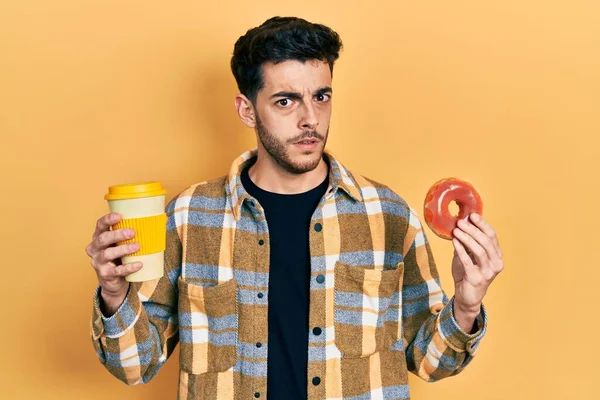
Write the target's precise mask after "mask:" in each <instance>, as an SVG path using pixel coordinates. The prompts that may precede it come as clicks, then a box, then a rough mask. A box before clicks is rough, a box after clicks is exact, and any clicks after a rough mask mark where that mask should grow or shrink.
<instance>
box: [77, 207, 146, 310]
mask: <svg viewBox="0 0 600 400" xmlns="http://www.w3.org/2000/svg"><path fill="white" fill-rule="evenodd" d="M120 220H121V216H120V215H119V214H117V213H110V214H106V215H104V216H103V217H101V218H100V219H99V220H98V222H97V223H96V231H95V232H94V235H93V236H92V242H91V243H90V244H88V245H87V246H86V248H85V252H86V253H87V255H88V256H89V257H90V259H91V264H92V267H94V270H95V271H96V275H97V276H98V283H99V284H100V287H101V289H100V296H101V299H102V301H101V305H100V306H101V310H102V313H103V314H104V316H106V317H109V316H111V315H113V314H114V313H115V312H117V310H118V308H119V306H120V305H121V304H122V303H123V300H125V296H126V295H127V291H128V290H129V282H128V281H126V280H125V276H127V275H129V274H131V273H133V272H136V271H139V270H140V269H141V268H142V263H140V262H136V263H130V264H125V265H122V263H121V257H123V256H126V255H128V254H132V253H135V252H136V251H138V250H139V248H140V245H139V243H137V242H134V243H129V244H123V245H120V246H116V243H117V242H120V241H123V240H128V239H131V238H133V237H134V236H135V232H134V231H133V229H117V230H114V231H111V230H110V227H111V226H113V225H115V224H116V223H117V222H119V221H120Z"/></svg>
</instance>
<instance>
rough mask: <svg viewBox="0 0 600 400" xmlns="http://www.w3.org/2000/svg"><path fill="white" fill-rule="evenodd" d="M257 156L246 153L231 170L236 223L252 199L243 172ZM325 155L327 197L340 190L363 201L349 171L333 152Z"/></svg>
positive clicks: (230, 188)
mask: <svg viewBox="0 0 600 400" xmlns="http://www.w3.org/2000/svg"><path fill="white" fill-rule="evenodd" d="M257 154H258V150H257V149H256V148H254V149H252V150H249V151H247V152H245V153H244V154H242V155H240V156H239V157H238V158H236V159H235V160H234V161H233V163H232V164H231V168H230V169H229V175H228V177H227V183H226V190H227V196H228V197H229V201H230V204H231V207H232V211H233V216H234V217H235V219H236V221H239V219H240V217H241V215H242V204H243V203H244V201H245V200H248V199H250V195H249V194H248V192H246V189H245V188H244V185H242V171H243V170H244V168H246V167H247V166H248V165H249V164H251V163H252V162H253V159H254V158H256V156H257ZM323 155H324V159H325V161H326V162H327V163H328V165H329V187H328V189H327V192H326V193H327V194H326V196H327V197H328V198H329V197H330V196H332V195H333V194H334V193H335V192H336V191H337V189H338V188H339V189H342V190H343V191H344V192H346V194H348V196H350V197H351V198H352V199H354V200H356V201H363V196H362V193H361V191H360V188H359V187H358V185H357V183H356V181H355V180H354V178H353V177H352V175H351V174H350V173H349V172H348V170H347V169H346V168H345V167H344V166H343V165H342V164H341V163H340V162H339V161H338V160H336V158H335V157H334V156H333V154H332V152H331V151H329V150H328V149H325V151H324V153H323Z"/></svg>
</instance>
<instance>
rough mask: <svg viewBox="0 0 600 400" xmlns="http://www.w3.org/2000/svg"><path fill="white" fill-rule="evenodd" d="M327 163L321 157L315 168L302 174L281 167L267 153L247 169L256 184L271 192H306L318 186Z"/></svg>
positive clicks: (323, 177)
mask: <svg viewBox="0 0 600 400" xmlns="http://www.w3.org/2000/svg"><path fill="white" fill-rule="evenodd" d="M328 169H329V168H328V167H327V163H326V162H325V160H323V158H321V161H320V162H319V165H317V167H316V168H315V169H313V170H312V171H309V172H305V173H303V174H293V173H291V172H289V171H287V170H285V169H284V168H282V167H281V166H280V165H279V164H277V162H275V160H273V159H272V158H271V157H270V156H269V155H268V154H267V155H261V152H259V153H258V157H257V159H256V162H255V163H254V165H252V166H251V167H250V169H249V170H248V175H249V176H250V179H251V180H252V182H254V184H255V185H256V186H258V187H259V188H261V189H263V190H266V191H267V192H271V193H278V194H298V193H304V192H308V191H309V190H311V189H314V188H316V187H317V186H319V185H320V184H321V183H323V181H324V180H325V178H326V177H327V173H328Z"/></svg>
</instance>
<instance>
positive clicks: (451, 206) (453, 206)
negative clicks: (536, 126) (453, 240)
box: [448, 200, 460, 217]
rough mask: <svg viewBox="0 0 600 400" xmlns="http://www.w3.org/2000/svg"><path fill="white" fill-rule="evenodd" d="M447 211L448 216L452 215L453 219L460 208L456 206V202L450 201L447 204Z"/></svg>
mask: <svg viewBox="0 0 600 400" xmlns="http://www.w3.org/2000/svg"><path fill="white" fill-rule="evenodd" d="M448 211H449V212H450V215H452V216H453V217H458V213H459V211H460V207H459V206H458V203H456V201H454V200H452V201H451V202H450V204H448Z"/></svg>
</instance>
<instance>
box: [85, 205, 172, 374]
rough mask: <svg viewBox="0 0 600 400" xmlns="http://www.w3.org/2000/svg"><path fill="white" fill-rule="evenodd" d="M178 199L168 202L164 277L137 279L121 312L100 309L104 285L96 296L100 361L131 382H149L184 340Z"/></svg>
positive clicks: (94, 316) (94, 319)
mask: <svg viewBox="0 0 600 400" xmlns="http://www.w3.org/2000/svg"><path fill="white" fill-rule="evenodd" d="M174 204H175V200H173V201H172V202H171V203H169V205H167V210H166V211H167V242H166V249H165V273H164V275H163V277H162V278H160V279H155V280H151V281H147V282H140V283H131V284H130V287H129V291H128V293H127V296H126V297H125V300H124V301H123V303H122V304H121V306H120V307H119V309H118V310H117V312H116V313H115V314H113V315H112V316H110V317H108V318H107V317H105V316H104V315H103V314H102V311H101V310H100V303H99V301H100V299H99V296H100V288H99V287H98V288H97V289H96V293H95V295H94V302H93V310H92V320H91V337H92V343H93V346H94V349H95V350H96V354H97V355H98V358H99V360H100V362H101V363H102V364H103V365H104V366H105V367H106V369H107V370H108V371H109V372H110V373H111V374H112V375H114V376H115V377H117V378H118V379H119V380H121V381H123V382H125V383H126V384H128V385H136V384H139V383H146V382H148V381H149V380H150V379H152V378H153V377H154V376H155V375H156V373H157V372H158V370H159V369H160V368H161V367H162V365H163V364H164V363H165V361H166V360H167V359H168V358H169V356H170V355H171V353H172V352H173V349H174V348H175V346H176V345H177V343H178V340H179V335H178V333H179V326H178V320H177V298H178V296H177V279H178V277H179V275H180V274H181V251H182V250H181V249H182V246H181V240H180V237H179V234H178V229H177V225H176V222H175V215H174Z"/></svg>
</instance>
